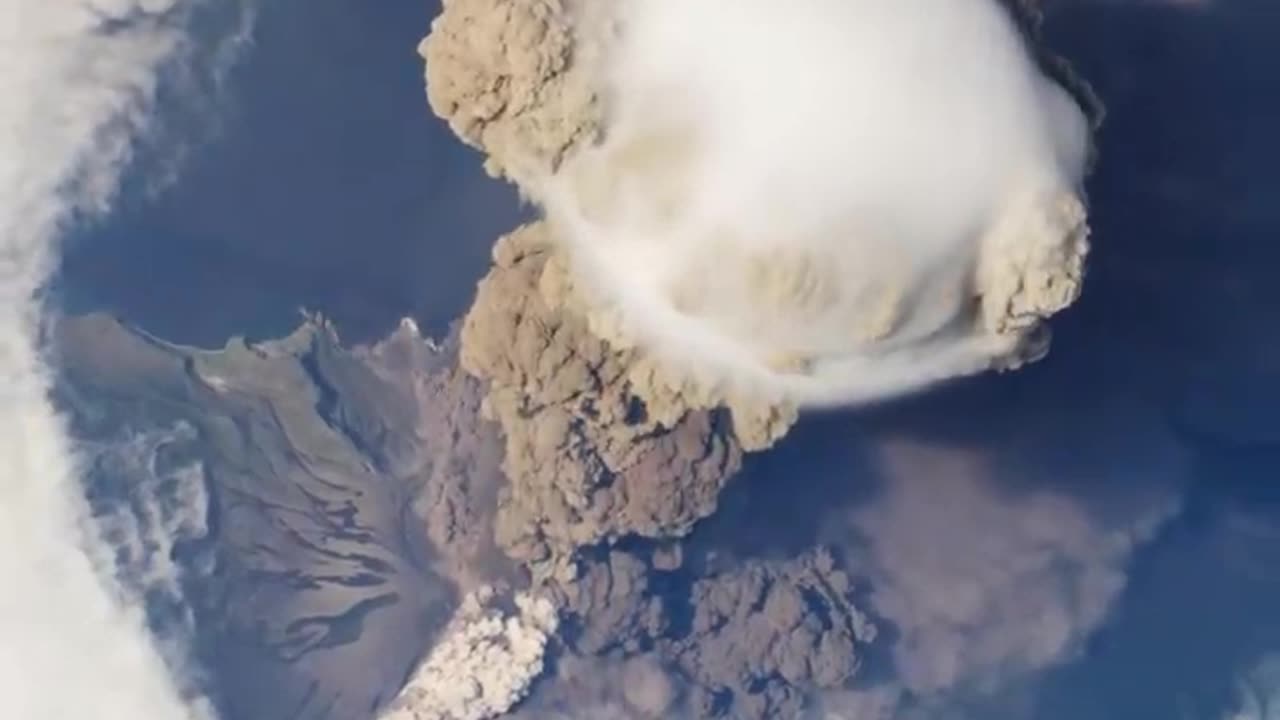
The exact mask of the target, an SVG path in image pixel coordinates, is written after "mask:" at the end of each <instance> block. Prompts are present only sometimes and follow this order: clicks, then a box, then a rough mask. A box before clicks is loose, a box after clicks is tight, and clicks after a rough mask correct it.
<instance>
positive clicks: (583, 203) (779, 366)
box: [486, 0, 1088, 404]
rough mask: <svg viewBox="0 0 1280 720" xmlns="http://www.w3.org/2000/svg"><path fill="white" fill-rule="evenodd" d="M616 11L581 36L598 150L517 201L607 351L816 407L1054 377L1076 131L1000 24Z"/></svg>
mask: <svg viewBox="0 0 1280 720" xmlns="http://www.w3.org/2000/svg"><path fill="white" fill-rule="evenodd" d="M617 8H618V10H617V16H616V17H614V18H610V21H611V22H605V23H600V25H601V26H603V27H608V28H611V29H616V33H617V34H616V35H601V33H605V32H606V31H603V30H601V31H595V30H592V29H591V28H592V27H593V25H592V21H591V19H590V18H589V17H586V16H584V18H583V19H581V20H580V21H579V22H578V26H579V27H578V32H579V34H580V35H583V36H584V37H585V38H587V39H586V40H584V41H583V42H581V43H580V45H581V46H580V48H579V54H580V55H586V56H588V57H590V54H591V53H596V52H598V53H600V54H601V55H602V57H603V62H601V63H598V65H599V66H601V67H602V68H603V69H602V70H600V74H601V77H599V78H597V80H596V84H597V85H598V86H599V87H602V88H604V92H603V93H602V100H603V102H602V105H603V113H604V119H603V122H602V125H603V127H602V131H603V132H602V135H603V139H602V141H601V142H600V143H598V144H595V145H593V146H590V147H587V148H585V149H583V150H581V151H580V152H578V153H577V154H576V155H574V156H573V157H570V159H569V160H568V161H567V162H566V163H565V164H564V165H562V166H561V167H560V168H559V169H558V171H556V172H554V173H552V174H550V175H549V176H547V177H543V178H535V179H534V180H533V181H532V182H529V181H526V182H524V184H525V185H526V189H529V190H530V192H531V194H532V195H533V196H534V197H535V198H536V199H538V200H540V201H542V203H543V204H544V205H545V206H546V208H547V210H548V215H549V218H550V219H551V221H552V222H553V224H555V225H556V226H557V229H558V231H559V234H560V235H561V236H562V237H563V239H564V240H565V242H566V245H567V247H568V248H569V251H570V255H571V259H572V264H573V266H574V269H575V271H576V273H575V274H576V276H577V280H578V281H579V282H580V284H581V285H582V286H583V288H582V289H583V291H584V293H585V294H586V296H587V297H588V298H589V299H590V305H591V306H592V307H591V311H590V315H591V316H592V320H593V327H594V329H595V330H596V331H597V332H599V333H600V334H601V335H602V336H604V337H606V338H608V339H610V340H612V341H614V342H615V343H616V344H619V345H621V346H640V347H643V348H645V349H646V350H648V351H651V352H654V353H656V354H657V355H658V356H660V357H661V358H662V359H663V360H664V361H666V364H668V365H670V366H671V367H672V368H673V369H674V370H675V372H676V373H677V375H679V376H682V377H692V378H694V379H695V382H697V383H700V384H706V383H708V382H709V383H710V384H711V385H713V386H720V387H728V388H736V389H742V388H751V389H752V390H755V391H762V392H764V393H766V397H768V398H769V399H770V400H776V399H783V400H789V401H798V402H801V403H808V404H842V403H850V402H865V401H870V400H875V399H878V398H882V397H885V396H889V395H894V394H898V393H902V392H906V391H910V390H913V389H916V388H919V387H922V386H925V385H928V384H930V383H934V382H937V381H940V380H943V379H946V378H949V377H953V376H957V375H963V374H969V373H974V372H979V371H982V370H985V369H990V368H1002V367H1009V366H1016V365H1018V364H1020V363H1022V362H1025V361H1027V360H1029V359H1034V358H1036V357H1038V356H1039V355H1041V354H1042V353H1043V352H1044V350H1045V348H1046V342H1047V335H1046V334H1045V332H1044V329H1043V328H1042V327H1041V325H1042V321H1043V319H1044V318H1046V317H1047V316H1049V315H1051V314H1053V313H1055V312H1057V311H1058V310H1061V309H1062V308H1063V307H1065V306H1067V305H1068V304H1070V303H1071V302H1073V301H1074V300H1075V298H1076V297H1077V295H1078V293H1079V289H1080V283H1081V281H1082V272H1083V259H1084V255H1085V253H1086V251H1087V240H1086V236H1087V228H1086V226H1085V217H1084V206H1083V203H1082V200H1081V197H1080V181H1081V176H1082V174H1083V171H1084V162H1085V156H1086V154H1087V146H1088V140H1087V135H1088V127H1087V125H1088V123H1087V121H1086V118H1085V115H1084V113H1083V112H1082V110H1081V109H1080V108H1079V107H1078V105H1077V104H1076V103H1075V101H1074V100H1073V99H1072V98H1071V97H1070V96H1069V95H1068V93H1067V92H1066V91H1065V90H1064V89H1063V88H1061V87H1060V86H1058V85H1057V84H1056V83H1055V82H1053V81H1051V80H1050V79H1048V78H1047V77H1045V76H1044V75H1043V74H1042V73H1041V71H1040V69H1039V68H1038V67H1037V64H1036V62H1035V61H1034V60H1033V58H1032V56H1031V54H1030V53H1029V52H1028V50H1027V48H1026V46H1025V40H1024V38H1023V36H1022V34H1021V32H1020V31H1019V29H1018V27H1017V26H1016V23H1015V22H1014V20H1013V19H1012V18H1011V17H1010V16H1009V13H1008V12H1007V11H1006V9H1005V8H1004V7H1003V6H1002V5H1001V4H1000V3H997V2H994V0H961V1H958V2H948V3H944V4H941V5H940V4H939V3H935V2H926V1H924V0H856V1H853V2H850V1H848V0H802V1H800V2H789V3H776V2H769V1H768V0H750V1H746V2H743V1H741V0H696V1H691V2H674V1H672V0H630V1H628V2H622V3H618V4H617ZM601 37H603V38H605V39H604V41H603V42H596V40H598V39H600V38H601ZM708 38H714V42H713V44H711V45H709V44H708ZM579 65H581V63H579ZM486 140H487V139H486ZM529 186H532V187H529Z"/></svg>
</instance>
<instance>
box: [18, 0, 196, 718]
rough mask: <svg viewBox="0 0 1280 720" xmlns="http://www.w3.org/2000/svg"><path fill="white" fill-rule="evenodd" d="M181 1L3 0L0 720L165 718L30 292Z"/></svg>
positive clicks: (126, 121)
mask: <svg viewBox="0 0 1280 720" xmlns="http://www.w3.org/2000/svg"><path fill="white" fill-rule="evenodd" d="M190 5H191V4H190V3H187V4H183V3H181V2H178V0H63V1H60V2H48V1H47V0H11V2H9V3H8V6H7V7H6V11H5V12H4V13H3V14H0V47H3V50H2V51H0V54H2V55H0V157H3V158H4V162H3V163H2V164H0V387H2V388H3V391H2V392H3V397H2V399H0V476H3V478H4V482H3V483H2V484H0V574H2V575H3V576H4V578H5V580H4V586H5V590H4V592H3V593H2V594H0V716H3V717H6V718H48V719H49V720H62V719H64V718H84V717H94V718H102V719H103V720H137V719H138V718H146V719H147V720H170V719H175V720H176V719H178V718H190V717H194V716H200V715H202V714H204V711H203V710H202V709H200V708H199V707H191V706H190V705H189V703H188V702H187V701H186V700H185V699H184V698H183V697H181V693H180V692H178V691H177V690H176V689H175V686H174V684H173V682H172V681H171V679H170V674H169V671H168V670H167V669H166V667H165V665H164V663H163V662H162V660H161V656H160V655H159V654H158V652H157V651H156V649H155V648H154V647H153V644H152V641H151V638H150V637H149V634H148V633H147V631H146V629H145V624H144V618H143V617H142V615H141V613H140V611H138V610H136V609H131V608H130V607H128V606H127V604H126V603H125V602H124V598H123V595H122V594H121V593H119V592H116V591H115V590H113V589H111V588H110V587H108V585H107V584H105V583H104V577H105V575H104V573H106V572H109V570H108V568H109V567H110V566H109V564H108V563H109V558H107V557H106V555H105V553H102V552H100V550H101V548H98V549H96V550H95V549H92V548H90V549H89V550H88V551H86V547H87V546H92V545H93V544H94V541H93V540H92V538H93V537H94V535H95V532H96V531H95V529H93V528H91V527H89V526H88V524H87V522H86V521H87V514H86V505H85V502H84V499H83V497H82V496H81V495H80V493H79V490H80V486H79V483H78V480H77V478H78V475H79V471H80V468H79V467H78V464H77V461H76V459H75V457H73V452H72V448H71V445H70V442H69V441H68V439H67V436H66V434H65V432H64V427H63V422H62V419H61V418H60V417H59V416H58V415H57V414H56V413H55V411H54V410H53V408H52V407H51V405H50V402H49V397H48V391H49V389H50V374H49V372H48V370H47V368H46V366H45V364H44V358H43V357H42V349H41V344H40V339H39V336H40V332H41V324H42V306H41V301H40V298H39V294H40V293H41V291H42V288H43V287H44V285H45V282H46V281H47V279H48V276H49V273H50V271H51V268H52V266H53V264H54V263H55V261H56V255H57V252H56V244H57V242H58V240H59V235H60V234H61V231H62V230H63V229H65V228H66V227H67V226H68V225H69V224H70V223H72V222H73V221H75V220H76V219H77V218H78V217H81V216H83V215H86V214H93V213H98V212H102V211H105V210H106V209H107V208H108V207H109V205H110V203H111V200H112V198H113V195H114V193H115V190H116V187H117V182H118V179H119V176H120V174H121V172H122V169H123V167H124V166H125V165H126V164H127V162H128V160H129V156H130V146H131V143H132V141H133V139H134V137H135V136H136V135H137V134H138V133H139V131H141V130H142V129H143V127H144V125H145V121H146V115H147V112H148V110H149V108H150V106H151V104H152V103H153V101H154V100H155V97H156V95H157V92H158V88H159V87H160V85H161V83H162V72H163V66H164V65H165V64H166V63H167V62H169V61H171V60H174V59H176V58H177V57H178V56H179V55H181V53H182V52H183V51H184V49H185V48H186V47H187V44H186V43H187V38H186V36H185V34H184V27H185V25H186V22H187V20H188V18H189V16H190V13H191V11H192V9H193V8H192V7H190Z"/></svg>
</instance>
